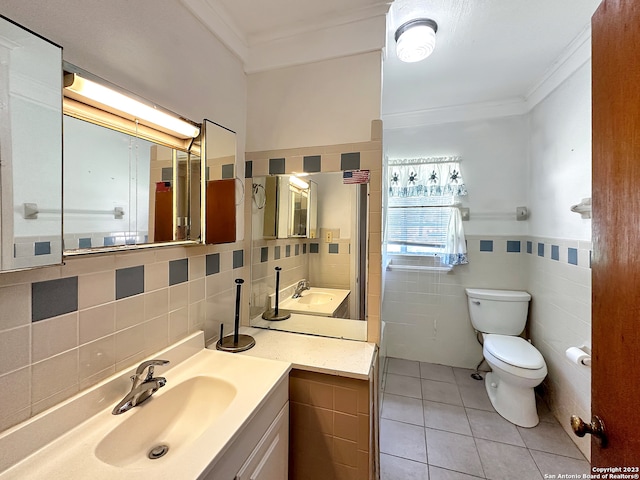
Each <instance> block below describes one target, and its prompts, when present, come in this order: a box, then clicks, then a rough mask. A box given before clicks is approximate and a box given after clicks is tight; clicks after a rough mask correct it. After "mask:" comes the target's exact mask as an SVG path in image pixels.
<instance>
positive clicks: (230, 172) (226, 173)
mask: <svg viewBox="0 0 640 480" xmlns="http://www.w3.org/2000/svg"><path fill="white" fill-rule="evenodd" d="M234 177H235V165H234V164H233V163H227V164H226V165H222V178H234Z"/></svg>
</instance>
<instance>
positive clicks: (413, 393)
mask: <svg viewBox="0 0 640 480" xmlns="http://www.w3.org/2000/svg"><path fill="white" fill-rule="evenodd" d="M384 391H385V394H386V393H391V394H393V395H403V396H405V397H413V398H422V391H421V389H420V379H419V378H415V377H406V376H404V375H395V374H392V373H388V374H387V380H386V382H385V384H384Z"/></svg>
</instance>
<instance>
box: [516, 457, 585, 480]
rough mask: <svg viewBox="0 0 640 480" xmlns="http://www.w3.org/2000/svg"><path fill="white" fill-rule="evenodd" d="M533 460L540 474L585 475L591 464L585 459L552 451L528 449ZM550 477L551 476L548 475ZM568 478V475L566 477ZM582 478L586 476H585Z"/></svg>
mask: <svg viewBox="0 0 640 480" xmlns="http://www.w3.org/2000/svg"><path fill="white" fill-rule="evenodd" d="M529 452H530V453H531V456H532V457H533V460H534V462H536V465H537V466H538V469H539V470H540V472H542V475H549V476H551V475H558V474H559V473H564V474H573V475H587V474H588V473H590V470H591V466H590V465H589V462H587V461H586V460H584V459H583V460H578V459H575V458H569V457H563V456H561V455H554V454H552V453H546V452H539V451H537V450H530V451H529ZM549 478H551V477H549ZM567 478H569V477H567ZM584 478H588V477H587V476H585V477H584Z"/></svg>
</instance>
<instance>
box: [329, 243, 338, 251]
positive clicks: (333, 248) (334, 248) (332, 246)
mask: <svg viewBox="0 0 640 480" xmlns="http://www.w3.org/2000/svg"><path fill="white" fill-rule="evenodd" d="M329 253H338V244H337V243H330V244H329Z"/></svg>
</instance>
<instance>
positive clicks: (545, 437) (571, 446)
mask: <svg viewBox="0 0 640 480" xmlns="http://www.w3.org/2000/svg"><path fill="white" fill-rule="evenodd" d="M518 431H519V432H520V436H521V437H522V440H524V443H525V445H526V446H527V448H530V449H532V450H540V451H542V452H548V453H554V454H557V455H563V456H566V457H572V458H576V459H578V460H584V456H583V455H582V452H580V450H578V447H576V445H575V443H573V442H572V441H571V439H570V438H569V435H567V433H566V432H565V431H564V430H563V429H562V427H561V426H560V425H558V424H557V423H556V424H553V423H547V422H540V423H539V424H538V425H537V426H535V427H533V428H522V427H518Z"/></svg>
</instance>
